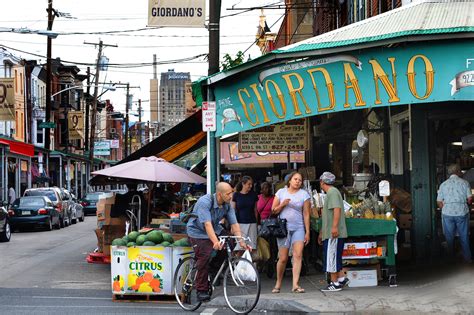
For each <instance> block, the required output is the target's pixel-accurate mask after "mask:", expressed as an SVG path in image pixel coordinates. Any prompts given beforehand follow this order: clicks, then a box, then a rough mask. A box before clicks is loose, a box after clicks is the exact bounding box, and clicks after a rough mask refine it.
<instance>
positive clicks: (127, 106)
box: [124, 83, 130, 158]
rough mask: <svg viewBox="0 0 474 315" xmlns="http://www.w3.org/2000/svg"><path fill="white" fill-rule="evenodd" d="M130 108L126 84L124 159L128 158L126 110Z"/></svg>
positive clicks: (128, 85)
mask: <svg viewBox="0 0 474 315" xmlns="http://www.w3.org/2000/svg"><path fill="white" fill-rule="evenodd" d="M129 107H130V83H127V99H126V102H125V145H124V150H125V151H124V152H125V156H124V158H126V157H127V156H128V127H129V126H128V108H129Z"/></svg>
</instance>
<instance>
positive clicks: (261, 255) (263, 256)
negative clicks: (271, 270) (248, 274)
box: [257, 236, 270, 262]
mask: <svg viewBox="0 0 474 315" xmlns="http://www.w3.org/2000/svg"><path fill="white" fill-rule="evenodd" d="M257 253H258V255H257V256H258V259H259V260H261V261H263V262H265V261H267V260H269V259H270V244H269V243H268V242H267V240H266V239H264V238H263V237H260V236H259V237H257Z"/></svg>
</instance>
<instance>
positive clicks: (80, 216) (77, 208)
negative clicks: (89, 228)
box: [71, 194, 84, 224]
mask: <svg viewBox="0 0 474 315" xmlns="http://www.w3.org/2000/svg"><path fill="white" fill-rule="evenodd" d="M71 197H72V201H73V202H74V204H73V207H72V213H73V214H72V223H73V224H75V223H76V222H77V220H79V222H83V221H84V208H83V207H82V205H81V203H80V202H79V201H78V200H77V198H76V196H74V194H71Z"/></svg>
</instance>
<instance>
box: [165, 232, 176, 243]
mask: <svg viewBox="0 0 474 315" xmlns="http://www.w3.org/2000/svg"><path fill="white" fill-rule="evenodd" d="M163 241H166V242H168V243H170V244H171V243H174V240H173V237H172V236H171V234H169V233H163Z"/></svg>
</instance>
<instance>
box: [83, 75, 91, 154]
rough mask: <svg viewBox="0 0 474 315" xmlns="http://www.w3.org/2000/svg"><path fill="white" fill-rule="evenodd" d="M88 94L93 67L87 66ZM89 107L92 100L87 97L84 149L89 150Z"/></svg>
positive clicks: (88, 93)
mask: <svg viewBox="0 0 474 315" xmlns="http://www.w3.org/2000/svg"><path fill="white" fill-rule="evenodd" d="M86 93H87V96H89V95H90V94H91V68H90V67H87V90H86ZM89 108H90V102H89V98H87V99H86V125H85V129H86V130H85V135H84V151H88V150H89Z"/></svg>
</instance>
